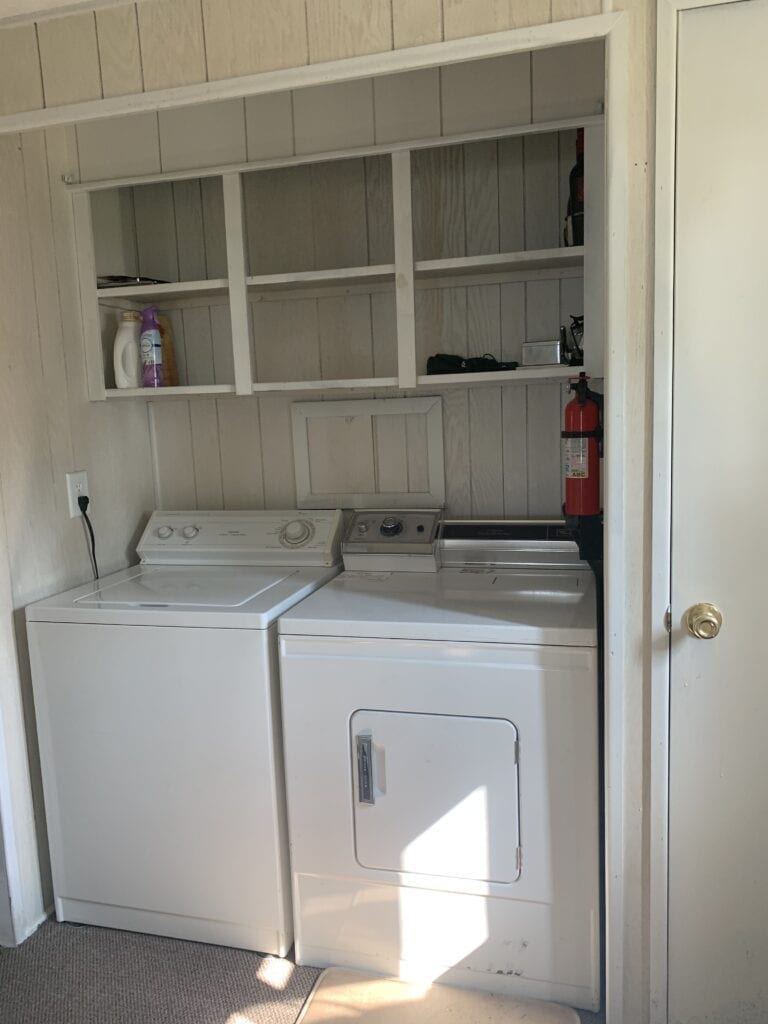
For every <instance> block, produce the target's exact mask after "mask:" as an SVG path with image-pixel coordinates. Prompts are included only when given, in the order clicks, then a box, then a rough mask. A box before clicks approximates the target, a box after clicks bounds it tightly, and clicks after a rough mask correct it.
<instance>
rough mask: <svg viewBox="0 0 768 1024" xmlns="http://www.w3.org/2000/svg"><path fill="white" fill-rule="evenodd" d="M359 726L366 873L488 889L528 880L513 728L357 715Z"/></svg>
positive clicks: (360, 840)
mask: <svg viewBox="0 0 768 1024" xmlns="http://www.w3.org/2000/svg"><path fill="white" fill-rule="evenodd" d="M350 727H351V743H352V774H353V800H354V820H355V852H356V857H357V861H358V863H359V864H360V865H361V866H362V867H366V868H375V869H378V870H384V871H395V872H406V873H414V874H424V875H433V876H435V875H437V876H442V877H450V878H466V879H473V880H477V881H487V882H513V881H515V879H517V878H518V876H519V874H520V864H519V814H518V780H517V750H518V746H517V729H516V727H515V726H514V725H513V724H512V722H510V721H508V720H507V719H503V718H473V717H465V716H461V715H430V714H412V713H407V712H396V711H356V712H355V713H354V714H353V715H352V718H351V721H350Z"/></svg>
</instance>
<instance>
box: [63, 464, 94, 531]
mask: <svg viewBox="0 0 768 1024" xmlns="http://www.w3.org/2000/svg"><path fill="white" fill-rule="evenodd" d="M84 494H85V495H88V497H90V494H89V493H88V474H87V473H86V472H85V470H84V469H78V470H76V471H75V472H74V473H67V498H68V499H69V518H70V519H78V518H79V516H80V508H79V506H78V504H77V499H78V498H79V497H81V496H82V495H84Z"/></svg>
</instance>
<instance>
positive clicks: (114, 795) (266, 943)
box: [27, 511, 341, 956]
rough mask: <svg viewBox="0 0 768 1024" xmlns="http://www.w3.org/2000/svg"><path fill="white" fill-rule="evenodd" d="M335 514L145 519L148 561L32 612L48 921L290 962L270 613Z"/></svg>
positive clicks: (304, 573)
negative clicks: (50, 900)
mask: <svg viewBox="0 0 768 1024" xmlns="http://www.w3.org/2000/svg"><path fill="white" fill-rule="evenodd" d="M340 528H341V513H340V512H295V511H289V512H155V513H154V514H153V515H152V517H151V519H150V522H149V525H148V526H147V528H146V530H145V531H144V534H143V536H142V538H141V541H140V543H139V545H138V549H137V550H138V554H139V555H140V556H141V561H142V564H141V565H138V566H135V567H133V568H130V569H125V570H123V571H121V572H117V573H114V574H113V575H111V576H108V577H106V578H105V579H102V580H99V581H98V582H96V583H87V584H85V585H84V586H81V587H77V588H75V589H74V590H70V591H68V592H67V593H64V594H60V595H59V596H57V597H52V598H49V599H47V600H45V601H41V602H38V603H37V604H34V605H31V606H30V607H29V608H28V609H27V622H28V626H27V629H28V635H29V645H30V654H31V660H32V680H33V688H34V698H35V709H36V714H37V724H38V732H39V740H40V756H41V762H42V771H43V785H44V795H45V806H46V815H47V822H48V835H49V840H50V848H51V860H52V870H53V887H54V896H55V905H56V916H57V918H58V919H59V920H60V921H78V922H83V923H87V924H95V925H105V926H108V927H112V928H124V929H129V930H133V931H142V932H150V933H155V934H159V935H169V936H174V937H176V938H182V939H195V940H198V941H201V942H211V943H219V944H222V945H231V946H239V947H243V948H246V949H253V950H259V951H261V952H266V953H274V954H277V955H279V956H284V955H285V954H286V953H287V952H288V950H289V948H290V946H291V943H292V937H293V928H292V916H291V905H290V885H289V868H288V846H287V835H286V823H285V807H284V778H283V765H282V736H281V729H280V698H279V681H278V659H277V635H276V629H277V626H276V620H277V617H278V615H280V614H281V613H282V612H284V611H286V610H287V609H289V608H291V607H292V606H293V605H295V604H296V603H297V602H299V601H301V600H302V599H303V598H305V597H306V596H307V595H308V594H311V593H312V592H313V591H316V590H317V589H318V587H321V586H322V584H323V583H325V582H326V581H327V580H329V579H330V578H331V577H333V576H335V575H336V573H337V572H338V571H339V569H340V565H339V536H340Z"/></svg>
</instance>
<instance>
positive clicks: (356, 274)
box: [245, 263, 395, 291]
mask: <svg viewBox="0 0 768 1024" xmlns="http://www.w3.org/2000/svg"><path fill="white" fill-rule="evenodd" d="M394 279H395V265H394V263H381V264H378V265H377V266H373V267H342V268H340V269H338V270H299V271H296V272H294V273H289V274H258V275H256V276H253V277H247V278H246V279H245V283H246V284H247V285H248V287H249V288H258V289H260V290H262V291H281V290H283V289H285V290H289V289H292V288H306V287H307V286H310V287H311V286H315V287H318V286H320V287H322V286H323V285H329V286H337V287H338V286H339V285H345V284H382V283H384V282H386V281H393V282H394Z"/></svg>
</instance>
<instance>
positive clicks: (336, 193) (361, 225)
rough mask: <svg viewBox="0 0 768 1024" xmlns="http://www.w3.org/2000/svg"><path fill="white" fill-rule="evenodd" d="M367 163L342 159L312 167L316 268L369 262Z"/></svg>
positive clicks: (325, 268)
mask: <svg viewBox="0 0 768 1024" xmlns="http://www.w3.org/2000/svg"><path fill="white" fill-rule="evenodd" d="M365 184H366V183H365V163H364V161H363V160H340V161H338V162H331V163H322V164H314V165H313V166H312V168H311V170H310V188H311V196H310V201H311V206H312V229H313V232H312V233H313V239H314V252H315V255H314V267H315V269H316V270H327V269H331V268H333V267H360V266H364V265H365V264H366V263H367V262H368V233H367V216H366V198H367V197H366V188H365Z"/></svg>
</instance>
